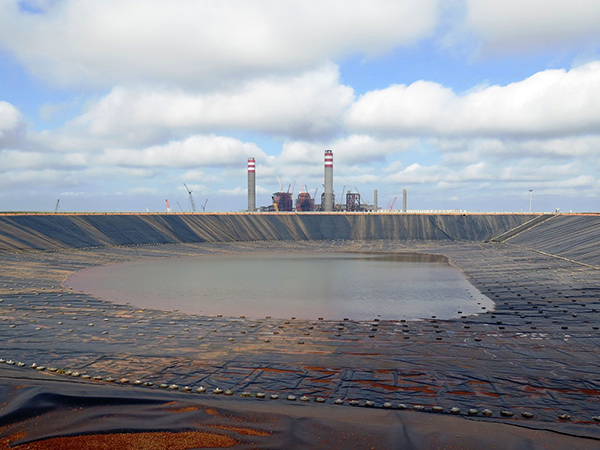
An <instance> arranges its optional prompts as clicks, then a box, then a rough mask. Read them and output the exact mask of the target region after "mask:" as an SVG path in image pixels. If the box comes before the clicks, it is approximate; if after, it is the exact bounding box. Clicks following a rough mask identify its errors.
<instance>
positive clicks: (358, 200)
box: [248, 150, 379, 212]
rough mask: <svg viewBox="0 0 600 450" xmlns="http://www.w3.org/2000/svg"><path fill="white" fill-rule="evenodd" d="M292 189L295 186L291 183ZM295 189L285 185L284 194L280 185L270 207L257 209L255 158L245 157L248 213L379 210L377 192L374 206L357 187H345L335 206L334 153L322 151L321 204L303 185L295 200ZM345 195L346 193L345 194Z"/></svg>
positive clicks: (374, 196)
mask: <svg viewBox="0 0 600 450" xmlns="http://www.w3.org/2000/svg"><path fill="white" fill-rule="evenodd" d="M294 187H295V183H294ZM294 187H292V185H290V186H288V189H287V191H284V190H283V186H281V182H280V186H279V191H278V192H274V193H273V195H272V196H271V201H272V202H271V204H270V205H268V206H261V207H259V208H257V207H256V161H255V159H254V158H248V212H255V211H260V212H271V211H274V212H292V211H296V212H315V211H322V212H334V211H347V212H361V211H378V209H379V208H378V206H377V201H378V192H377V190H375V192H374V194H373V204H368V203H367V202H366V201H365V200H364V198H363V197H362V196H361V195H360V192H358V189H357V188H354V189H355V191H352V190H348V191H346V186H344V188H343V189H342V194H343V196H342V197H341V198H340V200H343V201H344V202H341V201H340V203H336V197H335V194H334V192H333V151H332V150H325V154H324V174H323V193H322V194H321V203H320V204H317V203H316V200H317V192H318V189H317V190H315V193H314V196H311V194H310V192H308V190H307V188H306V186H302V188H301V189H300V192H299V193H298V196H297V197H296V200H295V201H294ZM344 193H345V194H344Z"/></svg>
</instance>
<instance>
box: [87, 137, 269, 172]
mask: <svg viewBox="0 0 600 450" xmlns="http://www.w3.org/2000/svg"><path fill="white" fill-rule="evenodd" d="M252 155H255V156H258V157H263V158H264V159H265V160H266V159H267V156H266V154H265V153H264V152H263V151H262V150H261V149H260V148H259V147H258V146H257V145H256V144H254V143H246V142H242V141H239V140H237V139H233V138H229V137H224V136H215V135H195V136H191V137H189V138H187V139H184V140H180V141H173V142H169V143H167V144H164V145H155V146H152V147H148V148H145V149H141V150H137V149H128V148H113V149H107V150H105V151H104V152H103V153H102V154H101V155H99V156H98V157H96V159H95V162H96V163H97V164H102V165H108V166H124V167H171V168H174V167H175V168H188V167H191V166H200V167H203V166H219V167H223V166H232V165H242V166H243V165H244V164H245V161H246V159H247V157H248V156H252Z"/></svg>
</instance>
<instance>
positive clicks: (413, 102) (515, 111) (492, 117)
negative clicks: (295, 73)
mask: <svg viewBox="0 0 600 450" xmlns="http://www.w3.org/2000/svg"><path fill="white" fill-rule="evenodd" d="M599 103H600V61H595V62H592V63H588V64H585V65H583V66H580V67H577V68H574V69H571V70H570V71H566V70H546V71H543V72H539V73H536V74H535V75H533V76H531V77H529V78H527V79H525V80H523V81H520V82H516V83H512V84H509V85H507V86H488V87H481V88H478V89H474V90H472V91H469V92H466V93H463V94H457V93H455V92H454V91H453V90H451V89H449V88H446V87H444V86H442V85H440V84H438V83H433V82H428V81H417V82H415V83H413V84H411V85H408V86H407V85H393V86H390V87H388V88H386V89H382V90H376V91H371V92H368V93H366V94H364V95H362V96H361V97H360V98H359V99H358V100H357V101H356V102H355V103H354V104H353V105H352V106H351V107H350V109H349V111H348V114H347V117H346V123H347V126H348V128H349V129H350V130H353V131H356V132H371V133H378V134H385V135H397V136H415V135H451V136H461V135H464V136H505V137H506V136H545V137H552V136H557V135H561V134H562V135H565V134H567V135H568V134H577V133H598V132H600V109H598V108H597V105H598V104H599Z"/></svg>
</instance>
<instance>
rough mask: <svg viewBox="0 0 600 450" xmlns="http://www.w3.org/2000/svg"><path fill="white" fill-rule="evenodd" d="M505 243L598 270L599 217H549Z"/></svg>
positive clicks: (582, 215)
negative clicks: (594, 267) (583, 264)
mask: <svg viewBox="0 0 600 450" xmlns="http://www.w3.org/2000/svg"><path fill="white" fill-rule="evenodd" d="M505 242H508V243H509V244H513V245H519V246H522V247H526V248H530V249H534V250H537V251H541V252H544V253H547V254H550V255H554V256H560V257H562V258H567V259H570V260H573V261H578V262H581V263H585V264H590V265H592V266H600V245H599V244H600V214H567V215H562V214H560V215H553V216H549V217H548V220H546V221H543V222H541V223H539V224H537V225H535V226H533V227H531V228H529V229H527V230H525V231H523V232H522V233H519V234H516V235H514V236H512V237H510V238H508V239H506V240H505Z"/></svg>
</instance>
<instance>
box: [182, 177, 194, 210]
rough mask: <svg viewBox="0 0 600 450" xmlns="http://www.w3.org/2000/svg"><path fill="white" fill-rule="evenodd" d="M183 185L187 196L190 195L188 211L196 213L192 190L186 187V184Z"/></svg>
mask: <svg viewBox="0 0 600 450" xmlns="http://www.w3.org/2000/svg"><path fill="white" fill-rule="evenodd" d="M183 185H184V186H185V188H186V189H187V191H188V194H189V195H190V211H192V212H196V204H195V203H194V197H193V195H192V190H191V189H190V188H189V187H187V184H185V183H183Z"/></svg>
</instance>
